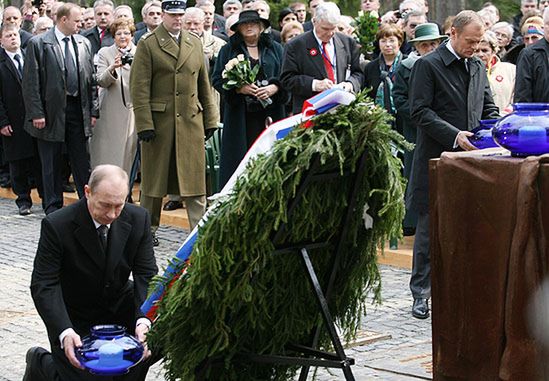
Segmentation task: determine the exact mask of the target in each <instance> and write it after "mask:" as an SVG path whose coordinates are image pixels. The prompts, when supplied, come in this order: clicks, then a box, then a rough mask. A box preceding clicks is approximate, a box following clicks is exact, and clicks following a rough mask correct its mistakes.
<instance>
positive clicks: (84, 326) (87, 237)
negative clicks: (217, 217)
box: [23, 165, 158, 381]
mask: <svg viewBox="0 0 549 381" xmlns="http://www.w3.org/2000/svg"><path fill="white" fill-rule="evenodd" d="M127 194H128V175H127V174H126V172H124V170H122V169H121V168H119V167H117V166H114V165H100V166H97V167H96V168H95V169H94V171H93V172H92V174H91V176H90V181H89V183H88V184H87V185H86V197H85V198H84V199H82V200H80V201H78V202H77V203H75V204H72V205H70V206H68V207H66V208H63V209H61V210H59V211H58V212H56V213H53V214H50V215H48V216H47V217H46V218H44V219H43V220H42V229H41V233H40V240H39V242H38V249H37V252H36V257H35V259H34V269H33V272H32V279H31V294H32V298H33V300H34V304H35V306H36V309H37V310H38V313H39V314H40V317H41V318H42V320H43V321H44V324H45V325H46V328H47V331H48V338H49V340H50V344H51V353H50V352H48V351H46V350H45V349H43V348H40V347H33V348H31V349H30V350H29V351H28V352H27V368H26V372H25V376H24V378H23V380H24V381H34V380H40V381H42V380H64V381H76V380H78V381H88V380H104V381H108V380H111V379H110V378H104V377H99V376H94V375H91V374H90V373H88V372H86V371H84V370H83V368H82V366H81V365H80V363H79V362H78V360H77V359H76V356H75V349H76V348H77V347H79V346H81V345H82V340H81V339H82V338H83V336H86V335H88V334H89V330H90V328H91V327H93V326H95V325H100V324H118V325H122V326H124V327H126V328H127V329H128V331H129V333H131V334H135V336H136V337H137V338H138V339H139V340H140V341H141V342H145V339H146V333H147V332H148V331H149V328H150V325H151V322H150V321H149V320H148V319H147V318H145V317H144V315H143V313H142V312H141V309H140V307H141V304H142V303H143V301H144V300H145V298H146V296H147V288H148V285H149V281H150V280H151V278H152V277H153V276H154V275H155V274H156V273H157V271H158V269H157V266H156V262H155V258H154V251H153V247H152V241H151V233H150V220H149V214H148V213H147V211H146V210H145V209H143V208H141V207H138V206H135V205H132V204H126V203H125V200H126V196H127ZM130 273H131V274H132V279H133V280H130V279H129V277H130ZM146 356H147V358H149V356H150V352H148V351H147V353H146ZM149 365H150V360H149V361H144V362H143V363H142V364H140V365H138V366H136V367H135V368H132V370H131V372H130V373H129V374H128V375H126V376H124V377H122V378H117V380H119V381H121V380H128V381H129V380H132V381H133V380H144V379H145V376H146V373H147V369H148V366H149Z"/></svg>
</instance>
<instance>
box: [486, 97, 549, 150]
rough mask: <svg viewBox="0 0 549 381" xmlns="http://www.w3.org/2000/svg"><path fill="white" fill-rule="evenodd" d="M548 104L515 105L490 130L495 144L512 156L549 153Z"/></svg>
mask: <svg viewBox="0 0 549 381" xmlns="http://www.w3.org/2000/svg"><path fill="white" fill-rule="evenodd" d="M548 131H549V103H515V104H513V112H512V113H510V114H508V115H506V116H504V117H503V118H501V119H500V120H499V121H498V122H497V123H496V125H495V127H494V128H493V130H492V135H493V137H494V140H495V141H496V143H498V144H499V145H500V146H502V147H503V148H505V149H508V150H509V151H511V155H512V156H517V157H526V156H531V155H542V154H544V153H549V140H548V138H547V133H548Z"/></svg>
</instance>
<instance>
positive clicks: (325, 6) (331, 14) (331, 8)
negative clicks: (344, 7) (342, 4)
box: [314, 2, 341, 25]
mask: <svg viewBox="0 0 549 381" xmlns="http://www.w3.org/2000/svg"><path fill="white" fill-rule="evenodd" d="M340 18H341V11H340V10H339V7H338V6H337V5H336V3H331V2H326V3H320V4H319V5H318V7H316V10H315V17H314V21H315V22H321V21H326V22H327V23H329V24H332V25H337V24H339V21H340Z"/></svg>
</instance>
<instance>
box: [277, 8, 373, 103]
mask: <svg viewBox="0 0 549 381" xmlns="http://www.w3.org/2000/svg"><path fill="white" fill-rule="evenodd" d="M340 17H341V13H340V11H339V8H338V7H337V5H335V4H334V3H321V4H320V5H319V6H318V7H317V8H316V13H315V17H314V18H313V24H314V28H313V30H312V31H310V32H306V33H303V34H301V35H299V36H297V37H295V38H293V39H291V40H290V42H288V44H287V45H286V49H285V50H284V58H283V60H282V74H281V75H280V79H281V81H282V85H283V86H284V87H285V88H287V89H288V90H289V91H291V92H292V96H293V107H292V111H293V113H294V114H296V113H300V112H301V108H302V106H303V102H304V101H305V100H307V99H308V98H310V97H312V96H313V95H315V94H316V93H319V92H321V91H324V90H328V89H330V88H332V87H334V86H338V87H341V88H343V89H344V90H346V91H357V92H358V91H360V88H361V86H362V72H361V70H360V66H359V56H360V53H359V50H358V46H357V44H356V42H355V41H354V40H353V39H352V38H351V37H349V36H346V35H344V34H341V33H336V30H337V25H338V24H339V19H340Z"/></svg>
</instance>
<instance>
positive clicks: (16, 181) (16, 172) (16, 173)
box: [9, 156, 44, 208]
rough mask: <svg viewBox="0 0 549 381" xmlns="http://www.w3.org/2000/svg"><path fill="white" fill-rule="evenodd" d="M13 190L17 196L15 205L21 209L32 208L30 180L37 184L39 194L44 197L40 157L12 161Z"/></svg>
mask: <svg viewBox="0 0 549 381" xmlns="http://www.w3.org/2000/svg"><path fill="white" fill-rule="evenodd" d="M9 164H10V177H11V189H12V190H13V193H15V194H16V195H17V199H16V200H15V203H16V204H17V206H18V207H19V208H21V207H22V206H28V207H29V208H30V207H31V206H32V199H31V195H30V194H31V190H32V186H31V183H30V178H31V177H33V178H34V180H35V182H36V188H37V189H38V194H39V195H40V197H43V188H42V178H41V176H42V174H41V173H40V159H39V158H38V156H35V157H30V158H26V159H21V160H13V161H10V163H9ZM42 206H44V205H42Z"/></svg>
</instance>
